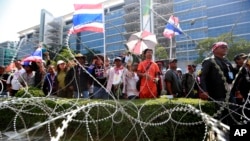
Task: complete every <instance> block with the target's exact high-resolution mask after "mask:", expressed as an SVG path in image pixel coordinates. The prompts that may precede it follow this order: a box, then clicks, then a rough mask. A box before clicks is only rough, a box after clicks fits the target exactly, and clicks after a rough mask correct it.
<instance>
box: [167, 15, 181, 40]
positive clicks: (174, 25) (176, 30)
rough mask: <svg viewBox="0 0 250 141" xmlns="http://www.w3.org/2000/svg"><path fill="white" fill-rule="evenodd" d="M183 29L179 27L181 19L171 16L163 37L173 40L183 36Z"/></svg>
mask: <svg viewBox="0 0 250 141" xmlns="http://www.w3.org/2000/svg"><path fill="white" fill-rule="evenodd" d="M182 33H183V32H182V29H181V28H180V25H179V19H178V17H175V16H173V15H171V16H170V18H169V20H168V23H167V24H166V26H165V29H164V32H163V35H164V36H165V37H167V38H169V39H171V38H173V37H174V36H175V35H180V34H182Z"/></svg>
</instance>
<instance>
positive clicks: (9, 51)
mask: <svg viewBox="0 0 250 141" xmlns="http://www.w3.org/2000/svg"><path fill="white" fill-rule="evenodd" d="M17 47H18V42H10V41H7V42H3V43H0V57H1V58H0V65H1V66H8V65H9V64H10V63H11V62H12V61H13V60H14V59H15V58H13V56H15V55H16V53H17Z"/></svg>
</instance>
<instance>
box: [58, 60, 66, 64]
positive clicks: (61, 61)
mask: <svg viewBox="0 0 250 141" xmlns="http://www.w3.org/2000/svg"><path fill="white" fill-rule="evenodd" d="M62 63H65V62H64V61H63V60H59V61H57V65H60V64H62Z"/></svg>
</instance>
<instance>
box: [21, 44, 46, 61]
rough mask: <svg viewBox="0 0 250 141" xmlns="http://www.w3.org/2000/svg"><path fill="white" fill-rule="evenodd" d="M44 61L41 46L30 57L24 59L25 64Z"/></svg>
mask: <svg viewBox="0 0 250 141" xmlns="http://www.w3.org/2000/svg"><path fill="white" fill-rule="evenodd" d="M42 60H43V50H42V47H41V46H40V45H39V46H38V47H37V49H36V50H35V51H34V52H33V53H32V54H31V55H30V56H28V57H26V58H24V59H23V60H22V61H23V62H42Z"/></svg>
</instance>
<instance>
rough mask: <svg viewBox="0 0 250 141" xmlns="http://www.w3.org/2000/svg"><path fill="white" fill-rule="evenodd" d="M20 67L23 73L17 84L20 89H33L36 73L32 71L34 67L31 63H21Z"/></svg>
mask: <svg viewBox="0 0 250 141" xmlns="http://www.w3.org/2000/svg"><path fill="white" fill-rule="evenodd" d="M22 66H23V68H24V69H25V72H24V73H23V74H21V76H20V77H19V78H18V81H19V83H20V84H21V86H22V87H27V86H28V87H35V86H36V85H35V75H36V72H35V71H34V65H33V64H32V62H23V64H22Z"/></svg>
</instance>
